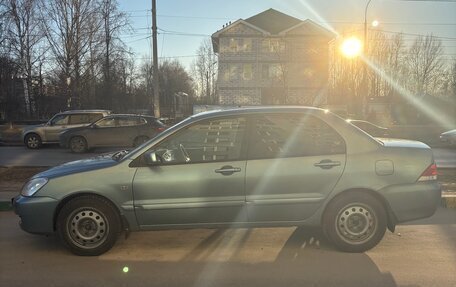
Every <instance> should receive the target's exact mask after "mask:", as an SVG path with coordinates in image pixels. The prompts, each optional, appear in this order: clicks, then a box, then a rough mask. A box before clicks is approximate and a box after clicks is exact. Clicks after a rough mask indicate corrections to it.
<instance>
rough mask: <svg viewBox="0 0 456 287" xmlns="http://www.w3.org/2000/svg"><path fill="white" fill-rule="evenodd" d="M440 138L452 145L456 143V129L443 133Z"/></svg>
mask: <svg viewBox="0 0 456 287" xmlns="http://www.w3.org/2000/svg"><path fill="white" fill-rule="evenodd" d="M440 140H441V141H442V142H445V143H448V144H450V145H456V129H454V130H451V131H447V132H444V133H441V134H440Z"/></svg>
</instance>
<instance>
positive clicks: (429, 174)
mask: <svg viewBox="0 0 456 287" xmlns="http://www.w3.org/2000/svg"><path fill="white" fill-rule="evenodd" d="M428 180H437V166H436V165H435V163H433V164H431V165H430V166H429V167H428V168H427V169H426V170H425V171H424V172H423V173H422V174H421V176H420V178H419V179H418V181H428Z"/></svg>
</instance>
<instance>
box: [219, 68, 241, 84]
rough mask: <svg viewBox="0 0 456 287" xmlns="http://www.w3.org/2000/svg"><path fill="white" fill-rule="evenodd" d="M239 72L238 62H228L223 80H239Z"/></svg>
mask: <svg viewBox="0 0 456 287" xmlns="http://www.w3.org/2000/svg"><path fill="white" fill-rule="evenodd" d="M239 73H240V71H239V65H238V64H228V65H227V67H226V69H225V72H224V74H223V80H224V81H225V82H227V81H233V80H237V79H239Z"/></svg>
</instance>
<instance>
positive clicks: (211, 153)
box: [152, 118, 246, 164]
mask: <svg viewBox="0 0 456 287" xmlns="http://www.w3.org/2000/svg"><path fill="white" fill-rule="evenodd" d="M245 129H246V120H245V118H223V119H214V120H206V121H202V122H199V123H196V124H194V125H192V126H190V127H188V128H186V129H184V130H183V131H179V132H178V133H177V134H174V135H171V136H170V137H168V138H167V139H165V140H164V141H163V142H161V143H160V144H158V145H157V146H154V147H153V148H152V149H153V150H154V151H155V152H156V154H157V155H158V156H159V157H160V158H161V161H162V162H163V163H164V164H185V163H201V162H218V161H235V160H240V159H241V157H242V155H241V148H242V142H243V139H244V135H245Z"/></svg>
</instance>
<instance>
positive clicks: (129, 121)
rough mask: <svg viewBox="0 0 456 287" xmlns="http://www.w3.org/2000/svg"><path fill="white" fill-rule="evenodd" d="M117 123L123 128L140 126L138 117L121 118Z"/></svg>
mask: <svg viewBox="0 0 456 287" xmlns="http://www.w3.org/2000/svg"><path fill="white" fill-rule="evenodd" d="M117 123H118V125H119V126H121V127H131V126H137V125H139V124H140V123H139V121H138V118H137V117H119V118H118V121H117Z"/></svg>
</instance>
